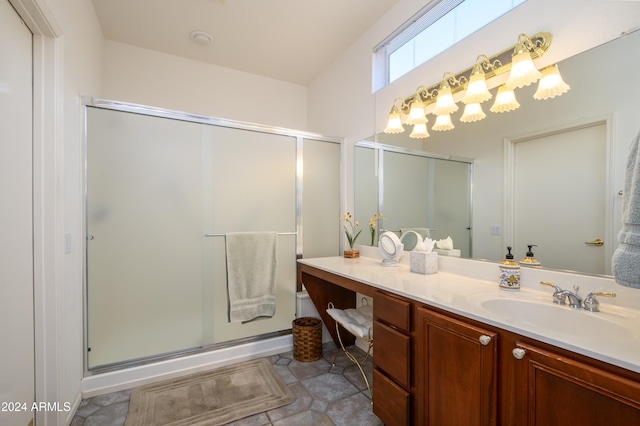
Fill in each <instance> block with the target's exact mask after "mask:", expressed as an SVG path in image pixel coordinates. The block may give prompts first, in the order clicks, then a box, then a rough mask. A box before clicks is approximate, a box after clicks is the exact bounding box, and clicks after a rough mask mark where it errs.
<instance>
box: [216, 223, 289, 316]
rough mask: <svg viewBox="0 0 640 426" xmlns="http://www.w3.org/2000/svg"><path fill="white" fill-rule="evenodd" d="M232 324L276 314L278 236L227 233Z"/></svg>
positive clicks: (263, 233)
mask: <svg viewBox="0 0 640 426" xmlns="http://www.w3.org/2000/svg"><path fill="white" fill-rule="evenodd" d="M226 243H227V287H228V292H229V321H230V322H247V321H251V320H253V319H255V318H258V317H265V316H266V317H272V316H273V315H275V313H276V270H277V263H278V261H277V253H278V234H277V233H275V232H232V233H227V238H226Z"/></svg>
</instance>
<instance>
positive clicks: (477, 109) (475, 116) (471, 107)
mask: <svg viewBox="0 0 640 426" xmlns="http://www.w3.org/2000/svg"><path fill="white" fill-rule="evenodd" d="M486 116H487V114H485V113H484V111H483V110H482V106H481V105H480V104H478V103H475V104H467V105H466V106H465V107H464V112H463V113H462V117H460V121H462V122H463V123H471V122H473V121H479V120H482V119H483V118H485V117H486Z"/></svg>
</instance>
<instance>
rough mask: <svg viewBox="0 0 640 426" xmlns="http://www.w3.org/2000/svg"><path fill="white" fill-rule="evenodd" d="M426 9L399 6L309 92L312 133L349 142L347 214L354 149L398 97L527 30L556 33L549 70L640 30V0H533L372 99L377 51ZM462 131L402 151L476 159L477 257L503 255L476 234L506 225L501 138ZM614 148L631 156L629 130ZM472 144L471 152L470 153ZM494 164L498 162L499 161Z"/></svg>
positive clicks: (406, 0)
mask: <svg viewBox="0 0 640 426" xmlns="http://www.w3.org/2000/svg"><path fill="white" fill-rule="evenodd" d="M428 3H429V2H428V1H426V0H422V1H417V0H400V1H399V2H398V3H397V5H396V6H395V7H394V8H393V9H392V10H391V11H390V12H389V13H387V14H386V15H385V16H384V17H383V18H381V19H380V20H379V21H378V22H377V23H376V24H375V25H373V26H372V27H371V28H370V29H369V31H367V32H366V33H365V34H364V35H363V36H362V37H361V38H360V39H359V40H358V41H357V42H356V43H354V44H353V45H352V46H351V48H350V49H349V50H347V51H346V52H345V53H344V54H343V55H342V56H341V57H340V58H339V59H338V60H337V61H335V62H334V63H333V64H332V65H331V66H330V67H329V68H328V69H326V70H325V71H324V72H323V73H322V74H321V75H320V76H319V77H318V78H317V79H316V80H315V81H314V82H313V83H312V84H311V85H310V87H309V93H308V96H309V130H310V131H315V132H320V133H325V134H340V135H341V136H344V137H346V140H347V142H348V145H347V149H346V152H347V154H346V156H347V158H346V161H347V163H348V166H347V175H346V176H347V178H346V193H347V194H349V195H348V196H347V199H346V202H347V209H348V210H351V211H353V208H354V207H353V194H352V192H353V189H352V188H353V174H352V170H351V166H350V165H351V164H352V163H353V143H355V142H357V141H358V140H361V139H364V138H367V137H369V136H371V135H372V134H375V133H380V132H382V130H383V129H384V127H385V125H386V120H387V117H388V114H389V110H390V109H391V105H392V102H393V99H395V98H396V97H402V98H406V97H408V96H410V95H412V94H413V93H414V92H415V90H416V88H417V87H418V86H421V85H424V86H427V87H428V86H431V85H433V84H436V83H438V81H440V80H441V79H442V75H443V74H444V73H445V72H447V71H451V72H459V71H461V70H464V69H466V68H468V67H470V66H471V65H472V64H473V62H474V61H475V58H476V57H477V55H479V54H481V53H485V54H487V55H491V54H494V53H497V52H501V51H502V50H504V49H505V48H506V47H508V46H511V45H513V44H515V42H516V40H517V37H518V34H520V33H523V32H524V33H526V34H529V35H533V34H535V33H537V32H540V31H547V32H550V33H551V34H552V35H553V44H552V46H551V48H550V49H549V51H548V52H547V54H546V55H545V56H544V57H543V58H541V59H540V60H538V61H537V64H538V65H539V66H544V65H548V64H552V63H555V62H559V61H560V60H562V59H565V58H568V57H571V56H573V55H575V54H577V53H579V52H582V51H584V50H586V49H588V48H591V47H593V46H597V45H600V44H602V43H604V42H606V41H609V40H611V39H614V38H616V37H618V36H619V35H620V33H621V32H622V31H628V30H631V29H633V28H636V27H638V26H639V25H640V2H638V1H599V0H586V1H585V0H563V1H561V2H559V1H554V0H527V1H526V2H525V3H524V4H522V5H521V6H519V7H518V8H516V9H515V10H514V11H512V12H511V13H509V14H508V15H505V16H503V17H501V18H499V19H498V20H496V21H495V22H493V23H491V24H489V25H488V26H486V27H485V28H483V29H481V30H480V31H478V32H477V33H475V34H474V35H472V36H470V37H468V38H467V39H464V40H462V41H461V42H460V43H458V44H457V45H456V46H454V47H452V48H450V49H448V50H447V51H445V52H443V53H442V54H440V55H438V56H436V57H435V58H433V59H432V60H430V61H428V62H427V63H425V64H423V65H421V66H420V67H418V68H417V69H415V70H414V71H412V72H410V73H408V74H406V75H405V76H403V77H401V78H399V79H398V80H396V81H394V82H393V83H391V84H389V85H388V86H386V87H384V88H382V89H381V90H379V91H378V92H376V93H375V94H372V90H371V87H372V84H371V67H372V50H373V47H374V46H375V45H376V44H378V43H379V42H380V41H382V40H383V39H384V38H385V37H387V36H388V35H389V34H390V33H391V32H392V31H393V30H394V29H396V28H397V27H398V26H399V25H400V24H402V23H403V22H404V21H406V20H408V19H409V18H410V17H411V16H413V15H414V14H415V13H416V12H417V11H418V10H419V9H420V8H421V7H423V6H424V5H426V4H428ZM561 71H562V70H561ZM503 78H506V76H504V77H503ZM499 83H502V81H499V78H496V79H494V80H493V81H491V82H490V86H491V87H495V86H497V85H498V84H499ZM372 111H373V112H372ZM611 112H613V111H611ZM600 113H602V111H600ZM560 116H561V115H560ZM458 127H461V126H458ZM458 130H459V129H457V128H456V129H455V130H453V131H452V132H451V133H452V134H453V135H454V136H459V139H458V140H456V141H455V143H452V142H448V143H446V144H445V143H442V144H438V143H435V142H434V140H435V139H436V138H435V137H433V135H432V137H431V138H429V139H426V141H425V142H424V143H421V142H419V141H416V140H409V139H408V138H404V139H403V141H402V143H401V146H405V147H407V148H414V149H422V150H425V151H431V152H437V153H441V154H446V155H460V156H465V157H473V158H475V160H476V161H475V164H476V167H475V170H474V179H475V183H476V185H475V188H474V202H473V206H474V235H473V238H474V256H478V257H487V258H488V257H495V256H501V255H502V252H503V251H504V249H503V247H502V246H503V241H502V237H501V236H498V237H497V238H495V236H494V238H485V239H484V240H482V239H481V238H479V236H480V235H478V233H479V232H484V231H486V230H487V229H489V225H490V224H494V223H495V224H500V223H502V184H503V183H502V182H503V180H502V158H503V154H502V151H503V145H502V139H501V138H500V139H498V141H496V142H491V143H480V144H478V143H475V142H477V141H475V140H473V139H472V136H473V132H471V134H469V132H467V133H463V132H459V131H458ZM433 133H435V132H432V134H433ZM474 143H475V145H474ZM614 143H615V144H616V145H617V146H618V145H622V146H618V148H617V152H625V149H624V146H625V145H628V143H629V132H628V131H625V132H623V134H620V135H617V139H616V140H615V141H614ZM470 146H472V147H473V148H472V149H471V150H470V149H469V147H470ZM494 158H497V159H499V161H498V162H497V163H496V161H495V160H494ZM482 186H484V188H486V190H485V191H482V190H478V188H481V187H482ZM485 233H486V232H485ZM487 234H488V233H487Z"/></svg>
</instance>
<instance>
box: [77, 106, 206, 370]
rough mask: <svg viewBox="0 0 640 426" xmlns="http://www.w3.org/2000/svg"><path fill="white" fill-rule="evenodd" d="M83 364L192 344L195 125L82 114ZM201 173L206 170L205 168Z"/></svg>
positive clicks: (199, 151)
mask: <svg viewBox="0 0 640 426" xmlns="http://www.w3.org/2000/svg"><path fill="white" fill-rule="evenodd" d="M87 127H88V138H87V239H88V241H87V277H88V280H87V304H88V309H87V320H88V342H87V343H88V348H89V352H88V362H89V367H94V366H100V365H108V364H112V363H116V362H120V361H123V360H131V359H137V358H144V357H148V356H151V355H155V354H161V353H168V352H174V351H178V350H183V349H187V348H194V347H199V346H201V345H202V333H203V330H202V329H203V326H202V314H203V308H202V297H203V282H204V281H205V277H204V276H203V268H202V264H203V250H202V239H203V237H202V223H203V222H204V215H205V212H204V210H203V208H202V199H203V198H204V197H203V195H204V194H205V192H206V190H207V189H208V188H207V187H206V184H205V179H204V177H205V176H207V175H211V174H212V170H210V169H211V168H212V166H213V165H212V164H206V162H203V161H202V158H203V152H206V151H207V150H208V149H210V148H209V147H208V145H210V144H211V141H210V140H209V141H207V140H205V138H203V132H202V126H201V125H200V124H196V123H189V122H185V121H177V120H167V119H163V118H159V117H152V116H145V115H139V114H132V113H124V112H119V111H111V110H102V109H95V108H88V109H87ZM206 168H209V170H205V169H206Z"/></svg>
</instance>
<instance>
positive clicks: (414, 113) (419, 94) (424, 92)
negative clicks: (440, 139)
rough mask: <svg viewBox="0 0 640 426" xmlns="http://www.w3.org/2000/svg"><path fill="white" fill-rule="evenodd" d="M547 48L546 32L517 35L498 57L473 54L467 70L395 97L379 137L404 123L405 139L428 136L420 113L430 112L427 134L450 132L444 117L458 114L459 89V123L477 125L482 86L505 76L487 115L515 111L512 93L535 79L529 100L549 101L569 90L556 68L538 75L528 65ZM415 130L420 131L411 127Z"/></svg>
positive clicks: (485, 88) (548, 37) (481, 113)
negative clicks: (409, 128) (407, 128)
mask: <svg viewBox="0 0 640 426" xmlns="http://www.w3.org/2000/svg"><path fill="white" fill-rule="evenodd" d="M550 46H551V34H549V33H545V32H541V33H538V34H535V35H534V36H532V37H529V36H528V35H526V34H524V33H523V34H520V35H519V36H518V40H517V43H516V44H515V45H513V46H511V47H510V48H508V49H505V50H503V51H502V52H500V53H497V54H495V55H493V56H491V57H488V56H487V55H484V54H481V55H478V57H477V58H476V62H475V64H474V65H473V66H472V67H471V68H468V69H466V70H464V71H462V72H459V73H457V74H453V73H451V72H446V73H445V74H444V75H443V78H442V80H441V81H440V83H438V84H436V85H433V86H431V87H424V86H420V87H419V88H418V89H417V90H416V94H415V95H413V96H411V97H409V98H406V99H402V98H396V99H395V100H394V104H393V107H392V108H391V112H390V113H389V120H388V123H387V127H386V128H385V130H384V132H385V133H400V132H403V131H404V127H403V126H402V125H403V124H410V125H413V126H414V129H413V131H412V132H411V135H410V136H411V137H412V138H426V137H429V133H428V132H426V125H425V124H426V123H427V118H426V114H425V111H429V110H430V109H432V113H433V114H434V115H436V122H435V124H434V125H433V127H432V129H433V130H436V131H442V130H451V129H453V128H454V125H453V122H452V121H451V116H450V114H451V113H453V112H455V111H457V110H458V105H457V104H456V101H455V99H454V96H455V95H456V93H458V92H460V91H462V90H465V93H464V95H463V96H462V99H461V100H462V103H464V104H465V108H464V112H463V114H462V116H461V117H460V121H461V122H463V123H470V122H474V121H478V120H482V119H483V118H485V117H486V114H485V113H484V111H482V106H481V103H482V102H485V101H487V100H489V99H491V92H489V90H488V86H487V81H488V80H490V79H491V78H493V77H495V76H498V75H502V74H505V73H507V72H509V76H508V78H507V80H506V83H505V84H504V85H502V86H500V87H499V88H498V93H497V95H496V99H495V102H494V104H493V106H492V107H491V108H490V109H489V110H490V111H491V112H494V113H500V112H507V111H513V110H515V109H517V108H519V107H520V104H519V103H518V101H517V100H516V97H515V93H514V91H513V89H515V88H520V87H524V86H528V85H530V84H532V83H534V82H536V81H538V80H540V82H539V86H538V90H537V91H536V94H535V95H534V98H535V99H550V98H553V97H555V96H559V95H561V94H563V93H565V92H566V91H567V90H569V85H568V84H566V83H565V82H564V81H562V77H561V76H560V72H559V71H558V67H557V65H552V66H550V67H546V68H544V69H543V70H542V72H540V71H538V69H537V68H536V66H535V64H534V62H533V61H534V60H536V59H538V58H539V57H541V56H543V55H544V54H545V52H546V51H547V50H549V47H550ZM434 104H435V105H434ZM403 117H407V118H406V121H403ZM418 125H420V127H419V128H416V127H415V126H418ZM423 125H424V126H423ZM423 130H424V131H423Z"/></svg>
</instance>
